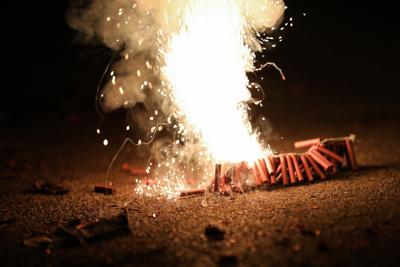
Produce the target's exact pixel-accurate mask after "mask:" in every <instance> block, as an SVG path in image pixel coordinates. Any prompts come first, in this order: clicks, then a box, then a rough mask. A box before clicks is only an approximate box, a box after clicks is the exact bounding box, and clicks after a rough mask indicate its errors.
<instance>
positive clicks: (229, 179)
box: [181, 134, 357, 197]
mask: <svg viewBox="0 0 400 267" xmlns="http://www.w3.org/2000/svg"><path fill="white" fill-rule="evenodd" d="M355 138H356V136H355V135H354V134H352V135H350V136H346V137H338V138H326V139H321V138H314V139H309V140H304V141H298V142H295V143H294V146H295V148H308V150H307V151H305V152H304V153H285V154H280V155H271V156H268V157H265V158H261V159H258V160H257V161H255V162H254V163H253V164H252V166H248V164H247V163H245V162H242V163H240V164H236V165H234V166H231V167H230V168H228V169H227V170H226V171H223V170H222V165H221V164H216V166H215V177H214V179H213V181H212V183H211V184H210V185H209V186H208V188H207V189H208V190H209V191H211V192H216V193H220V194H223V195H229V194H230V193H231V192H232V191H235V192H244V191H245V189H244V186H243V185H242V183H241V180H240V176H241V175H242V174H245V175H246V174H248V173H249V172H251V174H252V175H250V176H252V177H253V179H254V181H255V185H256V186H257V187H260V186H262V185H267V186H268V187H277V186H288V185H293V184H297V183H305V182H313V181H315V180H318V179H320V180H325V179H327V178H328V177H329V176H331V175H333V174H335V173H337V172H339V171H340V170H343V169H352V170H356V169H357V161H356V157H355V154H354V149H353V144H354V142H355ZM205 192H206V190H205V189H194V190H188V191H183V192H181V197H184V196H191V195H203V194H205Z"/></svg>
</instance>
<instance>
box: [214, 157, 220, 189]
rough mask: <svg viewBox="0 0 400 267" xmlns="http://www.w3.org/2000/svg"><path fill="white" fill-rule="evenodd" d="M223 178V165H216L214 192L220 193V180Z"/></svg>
mask: <svg viewBox="0 0 400 267" xmlns="http://www.w3.org/2000/svg"><path fill="white" fill-rule="evenodd" d="M220 176H221V164H219V163H217V164H215V176H214V192H219V183H220V182H219V180H220Z"/></svg>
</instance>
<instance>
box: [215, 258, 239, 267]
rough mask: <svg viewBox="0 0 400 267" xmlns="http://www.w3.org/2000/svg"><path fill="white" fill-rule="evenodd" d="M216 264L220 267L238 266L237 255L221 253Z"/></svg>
mask: <svg viewBox="0 0 400 267" xmlns="http://www.w3.org/2000/svg"><path fill="white" fill-rule="evenodd" d="M218 266H220V267H236V266H239V260H238V257H237V256H235V255H223V256H221V257H220V258H219V261H218Z"/></svg>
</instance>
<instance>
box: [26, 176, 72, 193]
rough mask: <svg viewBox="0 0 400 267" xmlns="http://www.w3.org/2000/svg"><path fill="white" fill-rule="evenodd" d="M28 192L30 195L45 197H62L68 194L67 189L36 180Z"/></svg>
mask: <svg viewBox="0 0 400 267" xmlns="http://www.w3.org/2000/svg"><path fill="white" fill-rule="evenodd" d="M29 191H30V192H32V193H37V194H45V195H63V194H66V193H68V192H69V189H66V188H64V187H62V186H61V185H56V184H53V183H50V182H46V181H42V180H38V181H36V182H35V184H34V185H33V187H32V188H31V189H30V190H29Z"/></svg>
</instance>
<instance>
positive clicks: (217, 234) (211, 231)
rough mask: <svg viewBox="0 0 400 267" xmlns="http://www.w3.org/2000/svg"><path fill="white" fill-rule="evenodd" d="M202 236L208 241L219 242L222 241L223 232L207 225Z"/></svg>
mask: <svg viewBox="0 0 400 267" xmlns="http://www.w3.org/2000/svg"><path fill="white" fill-rule="evenodd" d="M204 235H205V236H206V237H207V239H208V240H210V241H221V240H224V237H225V232H224V231H222V230H221V229H219V228H218V227H217V226H215V225H207V226H206V228H205V229H204Z"/></svg>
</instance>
